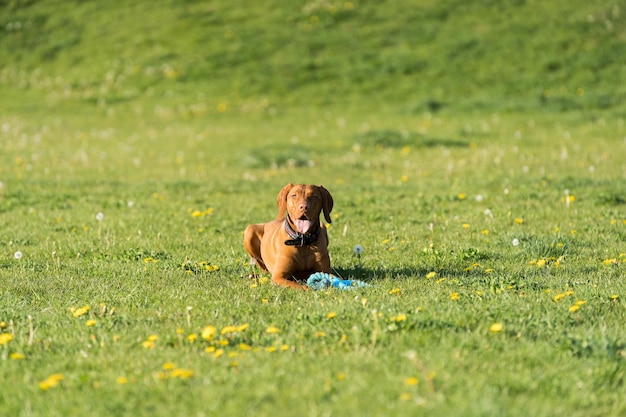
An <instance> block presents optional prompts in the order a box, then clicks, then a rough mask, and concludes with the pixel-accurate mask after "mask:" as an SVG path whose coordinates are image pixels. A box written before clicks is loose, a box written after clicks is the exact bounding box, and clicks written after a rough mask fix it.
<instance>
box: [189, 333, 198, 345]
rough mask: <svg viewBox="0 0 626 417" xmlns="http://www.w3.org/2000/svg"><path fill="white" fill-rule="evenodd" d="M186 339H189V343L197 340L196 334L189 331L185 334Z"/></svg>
mask: <svg viewBox="0 0 626 417" xmlns="http://www.w3.org/2000/svg"><path fill="white" fill-rule="evenodd" d="M187 340H188V341H189V343H193V342H195V341H196V340H198V335H197V334H196V333H190V334H188V335H187Z"/></svg>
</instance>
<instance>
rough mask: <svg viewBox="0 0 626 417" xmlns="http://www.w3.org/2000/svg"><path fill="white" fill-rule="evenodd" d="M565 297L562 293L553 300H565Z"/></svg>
mask: <svg viewBox="0 0 626 417" xmlns="http://www.w3.org/2000/svg"><path fill="white" fill-rule="evenodd" d="M564 297H565V294H562V293H560V294H557V295H555V296H554V297H553V298H552V300H554V301H559V300H560V299H562V298H564Z"/></svg>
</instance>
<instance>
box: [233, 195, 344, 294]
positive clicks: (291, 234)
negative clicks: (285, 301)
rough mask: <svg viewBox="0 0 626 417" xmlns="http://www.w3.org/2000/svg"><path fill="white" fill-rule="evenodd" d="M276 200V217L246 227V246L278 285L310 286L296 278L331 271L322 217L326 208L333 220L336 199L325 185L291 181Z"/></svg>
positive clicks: (328, 215) (301, 278) (325, 216)
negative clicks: (321, 214)
mask: <svg viewBox="0 0 626 417" xmlns="http://www.w3.org/2000/svg"><path fill="white" fill-rule="evenodd" d="M276 202H277V203H278V217H277V218H276V220H273V221H271V222H267V223H260V224H251V225H249V226H248V227H246V230H245V232H244V246H245V247H246V250H247V251H248V254H250V256H251V257H252V259H254V260H255V261H256V263H257V265H259V267H261V269H263V270H265V271H269V272H270V273H271V274H272V282H273V283H274V284H277V285H281V286H284V287H294V288H308V287H306V286H304V285H302V284H299V283H298V282H296V281H295V280H306V279H307V278H308V277H309V275H311V274H312V273H314V272H326V273H330V272H331V270H330V256H329V255H328V234H327V233H326V227H325V226H324V223H322V222H321V221H320V220H319V217H320V213H322V211H323V212H324V218H325V219H326V221H327V222H328V223H330V222H331V220H330V212H331V210H332V209H333V198H332V196H331V195H330V193H329V192H328V190H326V189H325V188H324V187H322V186H321V185H320V186H316V185H304V184H296V185H294V184H291V183H289V184H287V185H285V186H284V187H283V189H282V190H280V193H278V197H277V198H276ZM285 213H287V216H285Z"/></svg>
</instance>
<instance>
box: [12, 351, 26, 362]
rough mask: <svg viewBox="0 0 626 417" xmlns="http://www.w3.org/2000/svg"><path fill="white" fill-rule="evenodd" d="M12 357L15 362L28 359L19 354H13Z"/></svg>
mask: <svg viewBox="0 0 626 417" xmlns="http://www.w3.org/2000/svg"><path fill="white" fill-rule="evenodd" d="M10 357H11V359H13V360H15V361H17V360H20V359H25V358H26V356H25V355H24V354H23V353H18V352H13V353H11V356H10Z"/></svg>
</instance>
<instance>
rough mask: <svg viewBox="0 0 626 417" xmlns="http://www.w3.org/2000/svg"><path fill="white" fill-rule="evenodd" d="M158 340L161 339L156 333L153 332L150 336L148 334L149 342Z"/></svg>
mask: <svg viewBox="0 0 626 417" xmlns="http://www.w3.org/2000/svg"><path fill="white" fill-rule="evenodd" d="M157 340H159V336H157V335H156V334H151V335H150V336H148V341H149V342H156V341H157Z"/></svg>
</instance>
